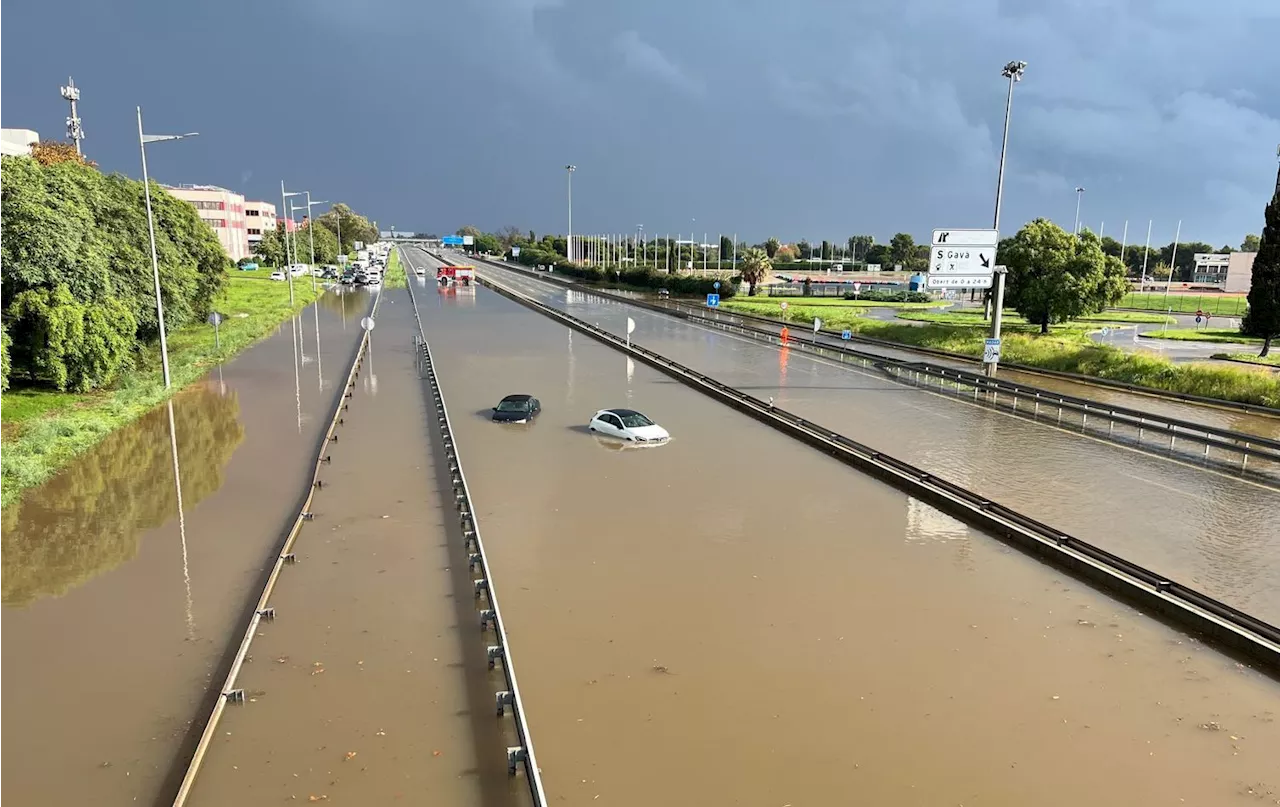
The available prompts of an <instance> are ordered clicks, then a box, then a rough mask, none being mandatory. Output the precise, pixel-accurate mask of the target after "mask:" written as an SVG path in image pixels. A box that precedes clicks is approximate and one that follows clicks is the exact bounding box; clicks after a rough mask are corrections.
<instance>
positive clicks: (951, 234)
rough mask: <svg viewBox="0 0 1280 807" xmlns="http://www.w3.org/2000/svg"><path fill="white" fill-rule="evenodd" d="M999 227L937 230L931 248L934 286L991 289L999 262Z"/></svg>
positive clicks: (930, 285) (931, 285)
mask: <svg viewBox="0 0 1280 807" xmlns="http://www.w3.org/2000/svg"><path fill="white" fill-rule="evenodd" d="M998 243H1000V234H999V232H997V231H996V230H966V229H951V230H934V231H933V243H932V244H931V245H930V247H929V277H928V279H927V280H926V281H925V285H926V287H927V288H931V289H989V288H991V286H992V273H993V272H994V271H995V264H996V245H997V244H998Z"/></svg>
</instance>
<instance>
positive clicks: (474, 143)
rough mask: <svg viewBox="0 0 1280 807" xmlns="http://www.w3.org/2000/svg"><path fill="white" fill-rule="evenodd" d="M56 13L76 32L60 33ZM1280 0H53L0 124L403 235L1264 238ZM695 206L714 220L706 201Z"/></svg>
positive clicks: (18, 8) (8, 75)
mask: <svg viewBox="0 0 1280 807" xmlns="http://www.w3.org/2000/svg"><path fill="white" fill-rule="evenodd" d="M55 31H56V32H57V33H56V34H55V33H54V32H55ZM1277 42H1280V1H1278V0H1212V2H1209V1H1208V0H1052V1H1051V2H1036V0H1020V1H1017V2H1011V1H1009V0H858V2H853V0H790V2H786V3H783V2H777V0H684V2H676V1H675V0H630V2H622V1H621V0H449V2H423V0H364V2H350V0H273V2H236V1H234V0H231V1H229V2H222V3H190V2H174V0H136V1H135V2H128V3H125V2H112V1H111V0H63V1H62V2H59V3H22V4H14V3H10V4H8V5H6V7H5V9H4V26H3V43H2V44H3V49H2V59H3V65H2V66H3V79H2V80H3V87H2V90H3V109H2V114H3V124H4V126H6V127H16V128H31V129H36V130H37V131H39V132H40V133H41V135H42V136H45V137H62V136H63V129H64V120H63V119H64V117H65V114H66V107H65V102H63V101H62V100H61V99H60V98H59V95H58V87H59V85H60V84H62V83H65V81H66V78H67V76H68V75H71V76H74V77H75V79H76V83H77V84H78V85H79V86H80V87H81V88H82V91H83V101H82V103H81V107H80V114H81V117H82V119H83V120H84V127H85V130H86V132H87V134H88V139H87V140H86V142H85V148H86V151H87V152H88V154H89V156H90V157H92V158H93V159H95V160H97V161H98V162H99V163H100V164H101V165H102V167H103V168H104V169H107V170H113V171H123V172H125V173H128V174H130V175H133V176H137V175H139V174H140V168H139V163H138V152H137V132H136V124H135V121H134V117H133V116H134V106H135V105H138V104H141V105H142V107H143V111H144V113H145V115H146V123H147V129H148V130H149V131H153V132H157V133H166V132H185V131H192V130H196V131H199V132H200V133H201V136H200V137H199V138H198V139H196V140H194V141H184V142H180V143H166V144H161V145H157V146H154V147H153V149H152V150H151V152H150V155H149V156H150V164H151V167H152V171H153V175H154V176H155V177H156V178H158V179H160V180H162V181H165V182H169V183H179V182H197V183H209V184H217V185H223V186H225V187H228V188H232V189H234V190H237V191H240V192H243V193H245V194H246V195H247V196H249V197H261V198H266V199H268V200H275V201H276V202H277V204H278V203H279V198H280V185H279V183H280V180H281V179H284V180H285V181H287V182H288V183H289V185H290V186H291V187H295V188H309V189H310V190H311V191H312V192H313V194H314V195H315V196H318V197H320V198H325V199H337V200H343V201H347V202H349V203H350V204H351V205H352V206H354V207H356V208H357V209H359V210H360V211H362V212H365V213H367V214H368V215H370V216H371V217H373V218H375V219H377V221H378V222H379V225H380V226H381V227H382V228H383V229H386V228H388V227H389V226H390V225H395V226H397V227H398V228H401V229H413V230H431V231H452V230H454V229H456V228H457V227H459V226H461V225H463V224H475V225H477V226H479V227H481V228H484V229H489V230H492V229H497V228H498V227H501V226H503V225H507V224H511V225H515V226H517V227H520V228H521V229H534V230H536V231H538V232H539V233H543V232H549V231H555V232H563V231H564V229H565V207H566V205H565V171H564V165H565V164H566V163H569V162H572V163H575V164H576V165H577V167H578V170H577V172H576V173H575V174H574V202H575V204H574V229H575V231H578V232H629V231H634V229H635V227H636V225H637V224H643V225H644V226H645V230H646V231H647V232H648V233H651V234H652V233H660V234H665V233H667V232H671V233H672V234H675V233H676V232H682V233H685V234H688V233H689V232H690V230H693V231H695V232H697V233H698V234H701V233H702V232H703V231H706V232H709V233H711V234H712V235H713V236H714V235H715V234H716V233H718V232H721V231H723V232H724V233H726V234H730V233H733V232H737V233H738V234H739V235H740V236H741V237H742V238H745V239H750V240H752V241H757V240H762V239H763V238H765V237H767V236H771V235H776V236H778V237H780V238H782V239H784V240H798V239H801V238H808V239H811V240H813V239H820V238H830V239H843V238H845V237H847V236H849V235H851V234H854V233H866V232H869V233H872V234H874V235H875V236H876V238H877V240H879V241H886V240H888V238H889V236H891V235H892V234H893V233H894V232H896V231H899V230H902V231H906V232H910V233H912V234H913V235H915V236H916V237H917V239H922V238H927V237H928V233H929V231H930V230H931V229H932V228H934V227H987V226H990V224H991V217H992V209H993V206H994V197H995V186H996V166H997V162H998V158H999V149H1000V133H1001V126H1002V120H1003V113H1004V98H1005V90H1006V83H1005V81H1004V80H1003V79H1002V78H1001V76H1000V69H1001V67H1002V66H1003V64H1004V63H1005V62H1006V61H1009V60H1010V59H1022V60H1025V61H1026V62H1028V64H1029V66H1028V68H1027V73H1026V79H1025V80H1024V81H1023V82H1021V83H1020V84H1019V85H1018V86H1017V89H1016V91H1015V94H1014V102H1013V118H1012V131H1011V134H1010V148H1009V163H1008V175H1007V180H1006V185H1005V206H1004V213H1003V222H1002V224H1003V226H1002V230H1003V231H1004V232H1005V233H1006V234H1010V233H1012V232H1013V231H1014V230H1015V229H1016V228H1017V227H1018V226H1020V225H1021V224H1022V223H1024V222H1026V221H1028V220H1030V219H1032V218H1035V217H1037V216H1047V217H1049V218H1052V219H1054V220H1056V221H1058V222H1059V223H1060V224H1063V225H1064V226H1066V227H1068V228H1070V227H1071V226H1072V224H1073V220H1074V215H1075V204H1076V194H1075V192H1074V189H1075V187H1076V186H1077V185H1080V186H1084V187H1085V188H1086V192H1085V194H1084V200H1083V213H1082V220H1083V221H1084V222H1085V223H1086V224H1087V225H1088V226H1090V227H1091V228H1093V229H1094V230H1095V231H1096V230H1097V229H1098V228H1099V227H1100V226H1102V224H1103V222H1105V232H1106V233H1107V234H1108V235H1115V236H1117V237H1119V236H1120V234H1121V231H1122V227H1123V225H1124V222H1125V220H1126V219H1128V220H1129V240H1130V241H1131V242H1132V241H1139V242H1140V241H1142V240H1143V238H1145V235H1146V228H1147V221H1148V219H1154V220H1155V225H1154V230H1153V236H1152V241H1153V243H1167V242H1169V241H1171V240H1172V239H1173V235H1174V229H1175V226H1176V224H1177V221H1178V220H1179V219H1181V220H1182V235H1183V238H1182V240H1184V241H1186V240H1192V239H1202V240H1205V241H1209V242H1211V243H1213V244H1214V245H1219V244H1223V243H1227V244H1231V245H1233V246H1238V245H1239V243H1240V241H1241V239H1242V237H1243V236H1244V234H1245V233H1246V232H1259V231H1260V229H1261V224H1262V210H1263V207H1264V205H1265V203H1266V201H1267V200H1268V198H1269V196H1270V193H1271V191H1272V189H1273V188H1274V182H1275V171H1276V147H1277V144H1280V81H1278V80H1277V77H1278V76H1280V46H1277V44H1276V43H1277ZM695 219H696V222H695V221H694V220H695Z"/></svg>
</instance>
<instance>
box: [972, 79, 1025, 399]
mask: <svg viewBox="0 0 1280 807" xmlns="http://www.w3.org/2000/svg"><path fill="white" fill-rule="evenodd" d="M1026 71H1027V63H1026V62H1018V61H1013V62H1009V63H1008V64H1006V65H1005V66H1004V69H1002V70H1001V71H1000V75H1002V76H1004V77H1005V78H1007V79H1009V94H1008V95H1007V96H1006V97H1005V102H1004V138H1003V139H1002V140H1001V141H1000V171H999V174H998V175H997V176H996V213H995V218H994V222H993V224H992V229H994V230H995V231H996V233H997V234H998V233H999V232H1000V205H1001V204H1002V203H1003V202H1004V161H1005V156H1006V154H1007V153H1008V151H1009V114H1010V112H1011V111H1012V110H1013V85H1014V84H1017V83H1018V82H1019V81H1022V76H1023V74H1024V73H1026ZM994 280H995V284H996V291H995V310H994V312H993V313H992V315H991V338H992V339H995V340H997V342H996V343H997V344H999V341H998V340H999V339H1000V317H1001V315H1002V314H1003V313H1004V272H999V271H997V272H996V273H995V278H994ZM997 366H998V361H993V362H989V363H984V364H983V368H984V370H985V372H986V374H987V375H989V376H994V375H995V374H996V367H997Z"/></svg>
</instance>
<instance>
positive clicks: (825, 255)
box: [818, 238, 835, 261]
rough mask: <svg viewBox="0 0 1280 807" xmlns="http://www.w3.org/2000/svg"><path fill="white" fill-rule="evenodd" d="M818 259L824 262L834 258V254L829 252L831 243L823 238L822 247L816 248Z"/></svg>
mask: <svg viewBox="0 0 1280 807" xmlns="http://www.w3.org/2000/svg"><path fill="white" fill-rule="evenodd" d="M818 257H819V258H822V260H824V261H829V260H831V259H832V258H833V257H835V255H834V253H832V251H831V242H830V241H828V240H826V239H825V238H824V239H822V246H820V247H818Z"/></svg>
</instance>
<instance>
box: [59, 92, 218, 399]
mask: <svg viewBox="0 0 1280 807" xmlns="http://www.w3.org/2000/svg"><path fill="white" fill-rule="evenodd" d="M197 134H199V132H187V133H186V134H180V135H149V134H143V132H142V107H138V149H139V150H140V151H141V152H142V190H143V196H144V198H146V200H147V234H148V235H149V236H150V238H151V275H152V279H153V280H155V286H156V324H157V326H158V327H159V328H160V366H161V367H162V368H163V369H164V388H165V389H169V342H168V340H167V339H166V337H165V333H164V300H163V299H162V298H161V294H160V259H159V258H158V257H157V256H156V223H155V219H154V217H153V216H152V213H151V178H150V177H149V176H148V174H147V144H148V143H163V142H164V141H166V140H182V139H183V138H185V137H195V136H196V135H197ZM77 145H78V143H77Z"/></svg>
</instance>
